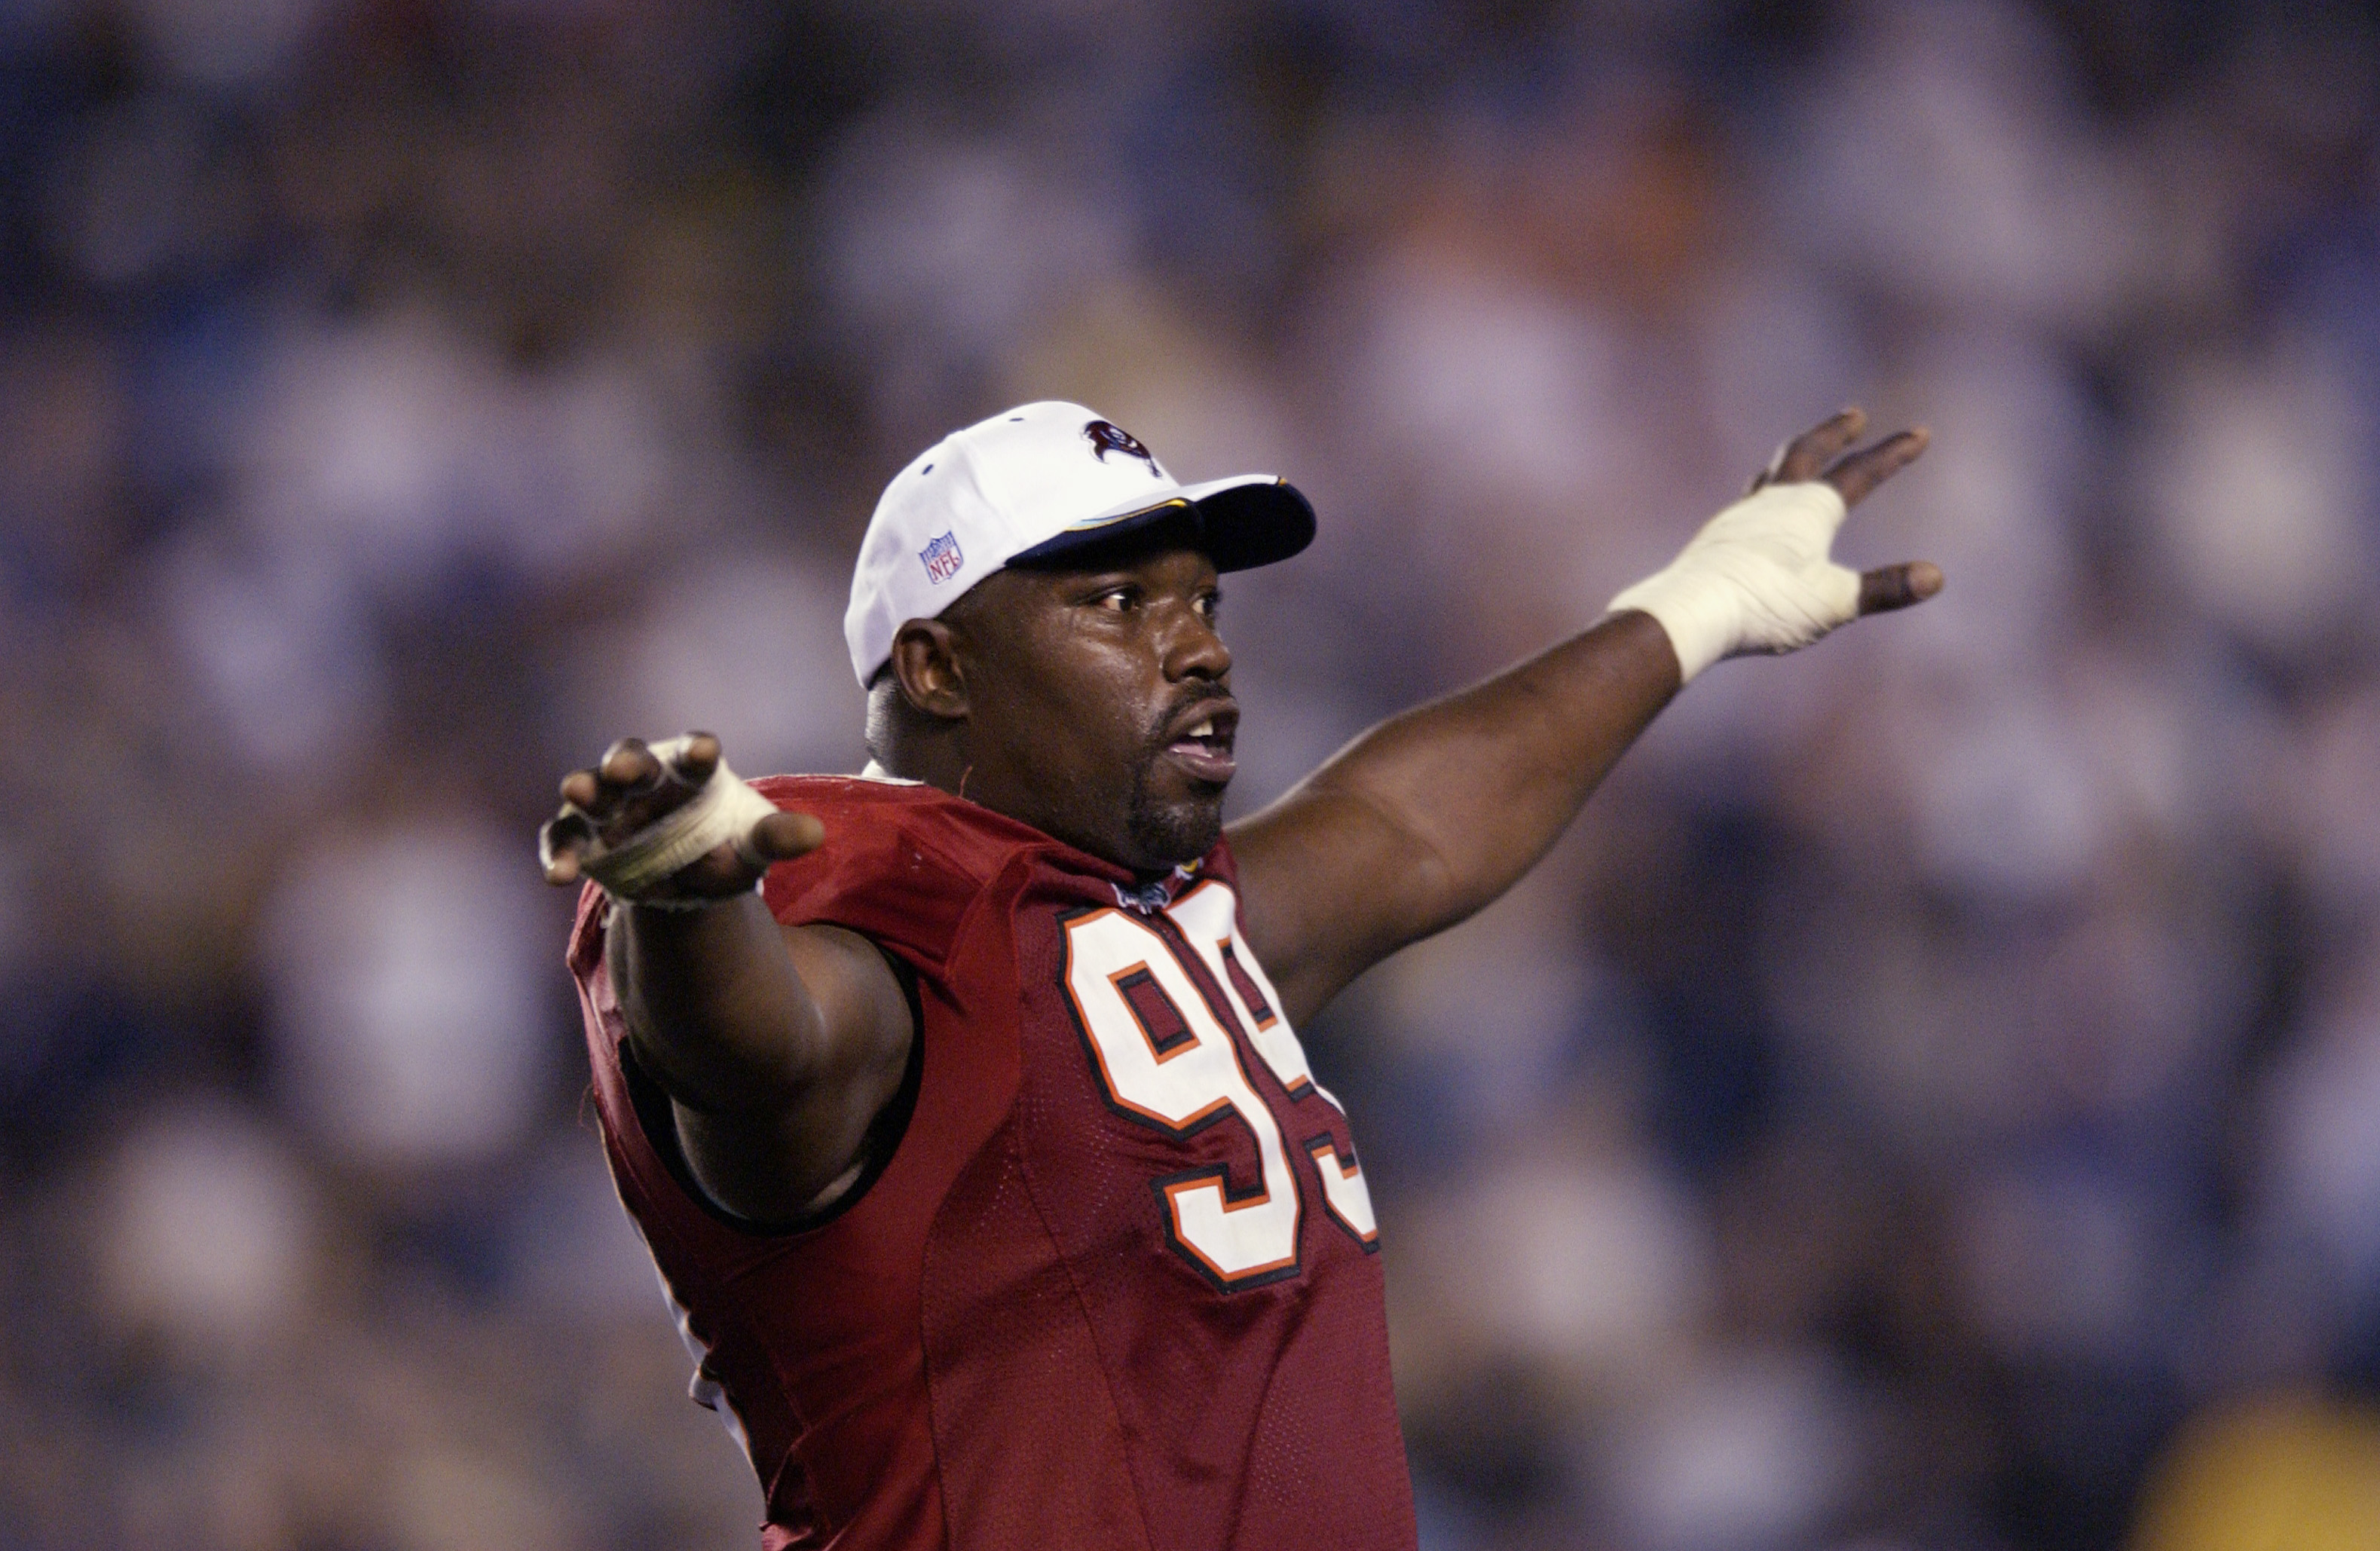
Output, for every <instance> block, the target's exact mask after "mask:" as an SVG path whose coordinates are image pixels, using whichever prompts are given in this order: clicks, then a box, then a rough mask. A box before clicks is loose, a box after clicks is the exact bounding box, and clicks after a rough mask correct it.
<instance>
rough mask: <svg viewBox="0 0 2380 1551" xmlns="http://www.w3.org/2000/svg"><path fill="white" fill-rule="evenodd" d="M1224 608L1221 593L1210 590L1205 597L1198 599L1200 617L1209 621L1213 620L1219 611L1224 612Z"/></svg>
mask: <svg viewBox="0 0 2380 1551" xmlns="http://www.w3.org/2000/svg"><path fill="white" fill-rule="evenodd" d="M1222 608H1223V600H1222V598H1221V596H1220V595H1219V594H1216V593H1212V592H1210V593H1208V594H1207V596H1205V597H1204V598H1201V599H1199V600H1198V613H1199V617H1201V618H1203V619H1206V620H1209V621H1211V620H1213V619H1214V617H1215V616H1216V615H1217V614H1218V613H1220V612H1222Z"/></svg>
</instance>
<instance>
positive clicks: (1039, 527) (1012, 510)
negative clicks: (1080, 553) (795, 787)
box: [843, 399, 1314, 687]
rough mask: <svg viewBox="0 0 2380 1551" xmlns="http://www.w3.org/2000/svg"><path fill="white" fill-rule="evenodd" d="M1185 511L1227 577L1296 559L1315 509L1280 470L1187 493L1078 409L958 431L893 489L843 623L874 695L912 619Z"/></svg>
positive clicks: (1138, 449)
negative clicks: (1016, 567)
mask: <svg viewBox="0 0 2380 1551" xmlns="http://www.w3.org/2000/svg"><path fill="white" fill-rule="evenodd" d="M1179 515H1187V516H1188V517H1189V518H1190V520H1191V521H1192V522H1194V523H1195V524H1196V530H1197V547H1198V548H1199V549H1201V550H1203V551H1205V552H1206V553H1207V555H1208V558H1210V559H1211V560H1213V561H1214V563H1215V568H1216V569H1217V570H1219V571H1245V570H1246V569H1248V568H1249V567H1251V566H1256V565H1269V564H1271V563H1273V562H1274V561H1276V560H1286V559H1288V558H1289V557H1290V556H1291V555H1293V554H1295V553H1296V552H1297V551H1300V550H1302V549H1304V548H1305V546H1306V545H1307V544H1309V543H1311V542H1313V540H1314V508H1313V507H1312V506H1311V505H1309V504H1308V503H1307V502H1306V499H1305V497H1304V496H1303V495H1300V494H1299V493H1298V492H1297V491H1296V490H1294V489H1293V488H1292V487H1291V486H1290V485H1289V484H1288V483H1286V482H1285V481H1283V480H1282V479H1280V478H1278V477H1277V476H1274V475H1271V474H1238V475H1234V476H1233V477H1232V478H1230V479H1208V480H1206V481H1204V482H1202V483H1199V484H1196V485H1183V484H1176V483H1175V482H1174V479H1173V477H1172V475H1170V474H1168V473H1166V472H1165V469H1164V467H1162V466H1161V465H1160V464H1159V463H1158V461H1157V458H1156V456H1155V455H1154V454H1151V453H1150V452H1149V450H1148V449H1147V447H1144V446H1142V445H1141V444H1140V442H1139V441H1138V439H1136V438H1135V437H1134V436H1133V435H1132V434H1131V433H1130V432H1128V431H1125V430H1123V429H1121V428H1120V427H1118V426H1117V425H1116V424H1115V423H1114V422H1113V421H1111V420H1108V419H1105V418H1101V417H1100V416H1099V415H1098V414H1096V413H1094V412H1092V411H1091V410H1088V409H1086V408H1084V407H1083V406H1081V405H1079V404H1065V403H1062V402H1059V401H1057V400H1054V399H1052V400H1047V401H1044V402H1042V403H1039V404H1026V405H1020V406H1017V407H1016V408H1014V409H1009V410H1004V411H1002V413H1000V414H998V415H994V416H993V417H992V418H990V419H988V420H983V421H980V422H978V423H977V424H975V425H971V426H969V427H967V428H966V429H965V430H954V431H953V432H952V433H951V434H950V435H948V436H945V437H944V438H942V439H941V441H940V442H935V443H934V444H933V445H932V446H930V447H929V448H927V449H926V450H925V451H924V452H923V453H921V454H918V455H917V459H916V460H915V461H914V462H912V463H911V464H910V465H909V467H906V468H905V469H903V470H901V472H900V473H898V474H896V475H894V476H893V477H892V483H891V484H889V485H887V486H885V487H884V497H883V499H882V500H880V501H879V502H878V503H876V515H874V516H872V517H870V518H869V519H868V535H867V537H866V538H864V539H861V540H860V541H859V563H858V564H857V565H856V567H854V568H853V571H852V574H851V607H850V609H849V610H848V611H847V612H845V613H844V616H843V635H844V640H845V641H846V642H848V643H849V645H850V647H851V667H852V671H853V672H854V673H857V674H858V675H859V682H860V684H861V685H862V686H863V687H865V686H866V685H867V684H868V680H869V679H871V678H873V677H875V675H876V671H877V670H878V669H879V668H881V667H882V666H884V663H885V661H886V660H887V659H889V658H890V657H891V656H892V637H893V636H894V634H895V633H896V632H898V631H899V630H900V628H901V626H902V625H904V624H907V623H908V622H909V621H911V620H913V619H932V618H934V617H935V616H937V615H938V614H940V613H941V612H942V611H943V610H944V609H947V608H949V607H950V606H951V605H952V604H953V603H954V602H956V601H958V600H959V598H960V597H961V596H962V595H963V594H965V592H966V590H967V589H968V588H972V587H973V586H975V584H976V583H977V582H979V581H981V580H983V579H984V578H985V577H986V576H990V575H991V574H992V573H993V572H995V571H997V570H999V569H1001V568H1002V566H1004V565H1006V564H1008V563H1010V562H1012V561H1016V560H1043V559H1048V558H1051V557H1054V556H1057V555H1060V554H1062V553H1064V552H1065V551H1068V550H1070V549H1075V548H1077V547H1080V546H1082V545H1086V544H1090V543H1094V542H1098V541H1099V540H1102V539H1112V538H1114V537H1116V536H1117V535H1119V534H1123V533H1129V532H1131V531H1132V530H1134V529H1135V528H1136V527H1146V526H1147V525H1149V524H1152V523H1156V522H1160V521H1163V520H1166V519H1168V518H1171V517H1175V516H1179Z"/></svg>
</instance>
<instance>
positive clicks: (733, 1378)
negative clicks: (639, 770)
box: [570, 776, 1415, 1551]
mask: <svg viewBox="0 0 2380 1551" xmlns="http://www.w3.org/2000/svg"><path fill="white" fill-rule="evenodd" d="M755 784H756V785H757V786H759V789H760V790H761V791H762V792H763V793H765V794H768V795H769V796H770V797H771V799H772V800H774V801H775V802H776V803H777V804H778V805H779V806H783V807H789V808H795V809H798V810H800V811H802V812H805V813H811V814H815V815H817V816H818V817H819V818H820V819H821V820H822V821H823V822H824V823H825V826H826V842H825V843H824V844H823V845H822V846H821V847H820V849H819V850H818V851H816V852H814V853H812V854H809V855H807V856H805V857H803V858H801V859H800V860H798V861H795V862H789V863H783V864H781V865H779V866H776V867H774V868H771V871H770V873H769V877H768V879H767V885H766V898H767V900H768V903H769V907H770V909H771V911H772V912H774V913H775V915H776V916H777V918H778V919H779V920H781V921H783V922H785V923H787V924H792V925H798V924H806V923H811V922H823V923H832V924H834V925H838V926H842V927H849V928H850V929H852V930H854V931H856V932H860V933H862V934H864V935H866V936H867V937H868V938H870V939H873V940H874V941H876V942H877V943H878V944H880V946H881V947H883V948H884V949H885V950H886V951H889V952H891V953H892V954H894V955H896V956H897V957H898V958H899V959H900V960H901V961H902V962H903V963H905V964H907V965H908V966H909V967H910V968H911V969H912V970H913V971H915V974H916V980H917V1000H918V1007H919V1012H920V1028H919V1039H920V1045H919V1047H918V1049H917V1066H916V1068H915V1069H914V1082H915V1090H914V1091H915V1096H916V1097H915V1105H914V1109H913V1110H912V1112H911V1116H910V1119H909V1121H908V1124H907V1129H906V1131H905V1133H904V1134H903V1136H902V1139H901V1142H900V1145H899V1146H898V1148H897V1149H896V1150H895V1151H894V1152H893V1154H892V1158H891V1161H890V1162H889V1163H888V1164H886V1165H885V1166H884V1168H883V1169H882V1172H881V1173H880V1175H879V1176H878V1177H877V1178H876V1179H875V1180H874V1181H872V1182H871V1183H869V1184H868V1187H867V1189H866V1190H865V1192H864V1194H860V1195H859V1196H858V1197H857V1199H856V1202H855V1203H853V1204H852V1205H850V1206H848V1207H847V1208H846V1209H843V1210H841V1211H838V1212H836V1213H834V1214H833V1215H832V1216H831V1217H830V1218H827V1219H826V1220H824V1221H822V1222H820V1223H818V1224H817V1225H815V1226H811V1227H808V1228H807V1229H804V1230H800V1231H788V1232H771V1231H768V1230H760V1229H757V1228H754V1227H752V1226H751V1225H746V1224H738V1223H736V1222H734V1221H732V1220H731V1219H729V1218H726V1217H725V1216H724V1215H723V1214H722V1213H721V1212H719V1211H718V1210H717V1209H716V1208H715V1207H712V1206H709V1205H708V1204H707V1203H706V1202H704V1201H702V1200H700V1199H698V1197H697V1196H696V1195H695V1194H694V1193H693V1192H692V1190H691V1188H690V1186H689V1185H688V1183H687V1182H686V1175H685V1172H684V1165H683V1163H682V1161H680V1160H679V1158H678V1155H677V1154H676V1151H675V1146H674V1141H673V1140H672V1139H671V1138H670V1137H669V1136H668V1135H666V1134H664V1135H662V1136H661V1137H659V1138H658V1139H657V1138H656V1137H655V1135H654V1134H653V1132H654V1131H657V1130H661V1129H662V1127H663V1126H664V1125H665V1119H664V1118H665V1117H666V1115H667V1106H666V1104H665V1103H662V1104H660V1105H659V1106H658V1107H656V1105H655V1103H654V1100H653V1098H652V1097H651V1094H650V1091H648V1092H646V1094H645V1096H644V1097H645V1108H644V1111H643V1114H644V1118H642V1119H640V1118H639V1109H638V1102H637V1098H638V1095H637V1091H636V1090H637V1088H638V1087H639V1085H640V1083H641V1079H634V1078H632V1077H631V1075H630V1072H629V1070H628V1069H625V1068H624V1066H623V1063H622V1060H621V1057H620V1037H621V1034H622V1032H623V1030H622V1024H621V1022H620V1014H619V1010H618V1006H617V1003H616V1001H615V1000H614V999H613V994H612V988H611V986H610V983H609V981H608V979H607V977H606V975H605V971H604V964H603V922H604V914H605V907H604V903H603V899H602V896H601V894H600V893H598V892H595V891H591V890H590V891H589V893H588V894H587V896H586V898H585V900H584V901H583V902H582V904H581V907H580V911H579V917H578V925H577V932H576V934H575V937H574V939H573V941H572V945H571V951H570V964H571V968H572V969H573V971H574V972H575V973H576V974H577V977H578V982H579V987H580V991H581V996H582V1000H583V1001H584V1004H585V1007H586V1013H587V1036H588V1048H589V1054H590V1056H591V1058H592V1060H593V1064H594V1071H595V1093H596V1097H597V1099H598V1101H599V1107H600V1110H601V1118H602V1126H603V1136H604V1143H605V1148H606V1151H607V1153H608V1155H609V1157H610V1159H611V1164H612V1170H613V1178H614V1179H615V1180H616V1181H617V1182H618V1184H619V1188H620V1195H621V1199H622V1200H623V1201H624V1202H625V1203H626V1205H627V1207H628V1211H629V1213H630V1214H631V1215H632V1216H633V1217H634V1218H636V1220H637V1225H638V1227H639V1228H640V1229H641V1230H643V1233H644V1236H645V1241H646V1242H647V1243H648V1244H649V1245H650V1246H651V1249H652V1252H653V1257H654V1259H655V1260H656V1261H657V1262H658V1263H659V1265H660V1266H661V1270H662V1278H663V1279H664V1281H665V1282H666V1283H667V1285H668V1288H669V1290H670V1293H671V1295H672V1297H673V1299H674V1302H675V1303H676V1304H677V1305H678V1307H679V1309H680V1310H681V1311H682V1317H681V1324H682V1326H683V1327H684V1329H685V1331H686V1336H687V1339H688V1342H689V1344H690V1345H692V1346H693V1347H694V1348H695V1349H696V1350H697V1351H698V1353H699V1354H700V1362H699V1365H698V1370H697V1373H696V1382H695V1388H696V1394H697V1398H698V1399H702V1400H706V1402H707V1403H713V1404H715V1405H718V1406H720V1407H722V1408H723V1409H724V1411H725V1413H726V1414H727V1415H728V1416H729V1418H730V1421H731V1425H732V1426H733V1427H734V1428H735V1430H736V1432H737V1433H738V1435H739V1436H740V1437H741V1439H742V1441H743V1443H744V1445H745V1448H746V1449H747V1452H748V1453H749V1454H750V1456H751V1459H752V1464H753V1468H754V1470H755V1471H756V1472H758V1473H759V1478H760V1483H761V1486H762V1488H763V1490H764V1492H765V1494H766V1496H767V1503H768V1516H767V1521H766V1523H765V1525H764V1526H763V1529H762V1534H761V1541H762V1545H764V1546H765V1547H767V1548H769V1551H779V1548H782V1547H786V1546H822V1545H836V1546H845V1547H852V1548H855V1551H856V1548H862V1547H865V1548H868V1551H875V1548H895V1547H897V1548H901V1551H925V1548H927V1547H936V1548H940V1547H945V1546H948V1547H953V1548H956V1551H1004V1548H1008V1547H1019V1548H1022V1547H1027V1546H1030V1547H1035V1548H1049V1547H1061V1548H1063V1547H1094V1546H1095V1547H1100V1548H1102V1551H1104V1548H1108V1547H1135V1548H1146V1551H1175V1548H1179V1551H1217V1548H1220V1547H1239V1548H1245V1551H1275V1548H1277V1551H1326V1548H1330V1547H1364V1548H1366V1551H1371V1548H1377V1547H1401V1546H1403V1547H1409V1546H1412V1545H1414V1544H1415V1528H1414V1515H1413V1502H1412V1488H1411V1485H1410V1483H1409V1480H1408V1477H1407V1474H1406V1468H1405V1457H1404V1447H1403V1440H1402V1438H1401V1436H1400V1435H1399V1432H1398V1428H1397V1417H1396V1409H1395V1405H1394V1401H1393V1399H1392V1397H1391V1395H1390V1386H1389V1353H1388V1329H1387V1322H1386V1319H1385V1316H1384V1312H1383V1303H1382V1296H1381V1280H1380V1271H1379V1262H1378V1256H1377V1254H1375V1251H1376V1249H1377V1248H1378V1244H1377V1232H1376V1229H1375V1226H1374V1223H1373V1218H1372V1209H1371V1203H1370V1199H1369V1196H1368V1195H1367V1194H1366V1190H1365V1185H1364V1177H1363V1174H1362V1171H1361V1170H1360V1169H1358V1168H1357V1166H1356V1160H1355V1152H1354V1145H1353V1143H1352V1141H1351V1140H1350V1137H1349V1133H1348V1127H1347V1120H1346V1117H1345V1115H1344V1114H1342V1112H1341V1110H1340V1109H1339V1107H1338V1104H1337V1102H1336V1101H1335V1100H1334V1099H1333V1098H1332V1097H1330V1094H1328V1093H1326V1092H1325V1091H1323V1090H1322V1089H1321V1088H1320V1087H1319V1086H1318V1085H1317V1084H1315V1082H1314V1078H1313V1075H1312V1073H1311V1072H1308V1071H1307V1069H1306V1063H1305V1055H1304V1053H1303V1052H1302V1050H1301V1049H1300V1048H1299V1046H1298V1042H1297V1037H1296V1036H1295V1035H1294V1034H1293V1032H1292V1031H1291V1029H1290V1026H1289V1024H1288V1023H1287V1022H1286V1021H1284V1020H1283V1019H1282V1017H1281V1014H1280V1012H1278V1011H1277V1010H1278V1008H1279V1006H1280V1000H1281V999H1280V998H1279V996H1277V995H1276V994H1275V993H1274V991H1273V989H1272V987H1271V985H1270V983H1269V981H1268V979H1267V978H1266V975H1265V972H1264V970H1263V968H1262V967H1261V966H1260V965H1259V964H1258V963H1257V961H1256V958H1255V956H1254V955H1253V954H1252V953H1250V952H1249V951H1248V949H1247V946H1246V944H1245V941H1243V940H1242V939H1241V937H1240V933H1239V927H1238V915H1237V908H1236V906H1237V894H1236V892H1235V891H1234V883H1235V874H1234V872H1233V866H1232V858H1231V853H1230V850H1229V848H1228V847H1227V846H1224V845H1220V844H1219V845H1218V846H1217V847H1216V848H1215V849H1214V851H1213V852H1211V853H1209V854H1208V855H1207V856H1206V857H1205V858H1204V860H1203V861H1202V862H1201V863H1200V865H1199V866H1197V867H1196V868H1192V869H1184V875H1183V876H1181V877H1178V878H1176V879H1174V880H1172V882H1171V883H1170V884H1169V885H1168V886H1167V887H1166V888H1165V889H1162V890H1160V891H1157V892H1156V893H1155V894H1154V895H1153V896H1152V895H1147V894H1143V893H1140V892H1139V891H1136V890H1135V887H1134V879H1133V878H1132V876H1131V875H1130V874H1129V873H1127V872H1125V871H1123V869H1121V868H1118V867H1115V866H1110V865H1109V864H1107V863H1104V862H1101V861H1099V860H1098V859H1096V858H1094V857H1091V856H1088V855H1086V854H1083V853H1081V852H1078V851H1075V850H1074V849H1072V848H1070V847H1068V846H1065V845H1062V844H1061V843H1059V842H1056V841H1053V840H1051V839H1050V837H1048V836H1047V835H1044V834H1041V833H1040V832H1038V830H1032V829H1029V828H1027V827H1026V826H1025V825H1022V824H1018V823H1016V822H1014V821H1013V820H1010V819H1007V818H1002V817H1000V816H999V815H997V814H994V813H992V812H990V810H988V809H986V808H983V807H979V806H976V805H975V804H972V803H967V802H964V801H961V800H959V799H957V798H953V797H951V796H949V795H946V794H943V793H941V792H939V791H936V790H934V789H932V788H930V787H925V786H917V785H909V784H905V783H904V784H896V783H892V782H876V781H869V780H865V779H860V778H849V777H824V776H802V777H776V778H771V779H769V780H764V781H761V782H756V783H755Z"/></svg>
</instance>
